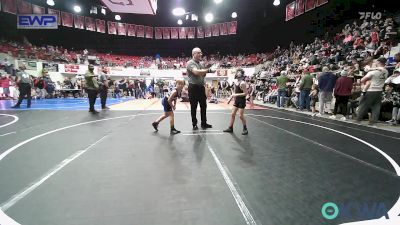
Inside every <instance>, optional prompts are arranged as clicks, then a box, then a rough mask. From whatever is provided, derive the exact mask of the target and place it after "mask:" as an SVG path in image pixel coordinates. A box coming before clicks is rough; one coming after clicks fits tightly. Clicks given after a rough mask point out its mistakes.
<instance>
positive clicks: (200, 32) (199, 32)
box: [197, 27, 204, 38]
mask: <svg viewBox="0 0 400 225" xmlns="http://www.w3.org/2000/svg"><path fill="white" fill-rule="evenodd" d="M197 38H204V29H203V27H197Z"/></svg>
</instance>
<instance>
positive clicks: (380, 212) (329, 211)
mask: <svg viewBox="0 0 400 225" xmlns="http://www.w3.org/2000/svg"><path fill="white" fill-rule="evenodd" d="M321 213H322V216H323V217H324V218H325V219H327V220H334V219H336V218H341V219H359V220H370V219H375V218H379V217H382V216H384V217H385V218H386V219H389V215H388V210H387V208H386V206H385V203H383V202H374V203H366V202H365V203H357V202H347V203H341V204H335V203H333V202H327V203H325V204H324V205H322V208H321Z"/></svg>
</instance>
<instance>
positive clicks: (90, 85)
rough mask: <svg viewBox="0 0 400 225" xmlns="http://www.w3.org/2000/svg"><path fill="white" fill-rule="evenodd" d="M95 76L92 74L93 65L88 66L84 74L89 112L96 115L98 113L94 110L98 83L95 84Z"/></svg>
mask: <svg viewBox="0 0 400 225" xmlns="http://www.w3.org/2000/svg"><path fill="white" fill-rule="evenodd" d="M96 78H97V76H96V75H95V74H94V66H93V64H89V66H88V71H87V72H86V74H85V81H86V92H87V94H88V98H89V112H91V113H93V114H96V113H99V112H98V111H96V110H95V109H94V104H95V103H96V98H97V93H98V91H99V83H98V82H97V79H96Z"/></svg>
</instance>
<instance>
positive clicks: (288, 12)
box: [286, 2, 296, 21]
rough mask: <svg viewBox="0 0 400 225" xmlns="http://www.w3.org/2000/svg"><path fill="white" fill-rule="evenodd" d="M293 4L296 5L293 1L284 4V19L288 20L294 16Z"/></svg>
mask: <svg viewBox="0 0 400 225" xmlns="http://www.w3.org/2000/svg"><path fill="white" fill-rule="evenodd" d="M295 5H296V3H295V2H292V3H290V4H288V5H286V21H289V20H291V19H293V18H294V11H295V10H294V9H295Z"/></svg>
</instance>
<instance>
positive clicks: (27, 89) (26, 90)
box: [15, 83, 32, 108]
mask: <svg viewBox="0 0 400 225" xmlns="http://www.w3.org/2000/svg"><path fill="white" fill-rule="evenodd" d="M18 89H19V97H18V102H17V104H16V105H15V106H19V105H21V103H22V100H23V99H24V97H25V96H26V100H27V102H28V104H27V107H28V108H29V107H31V99H32V97H31V85H30V84H28V83H20V84H19V85H18Z"/></svg>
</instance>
